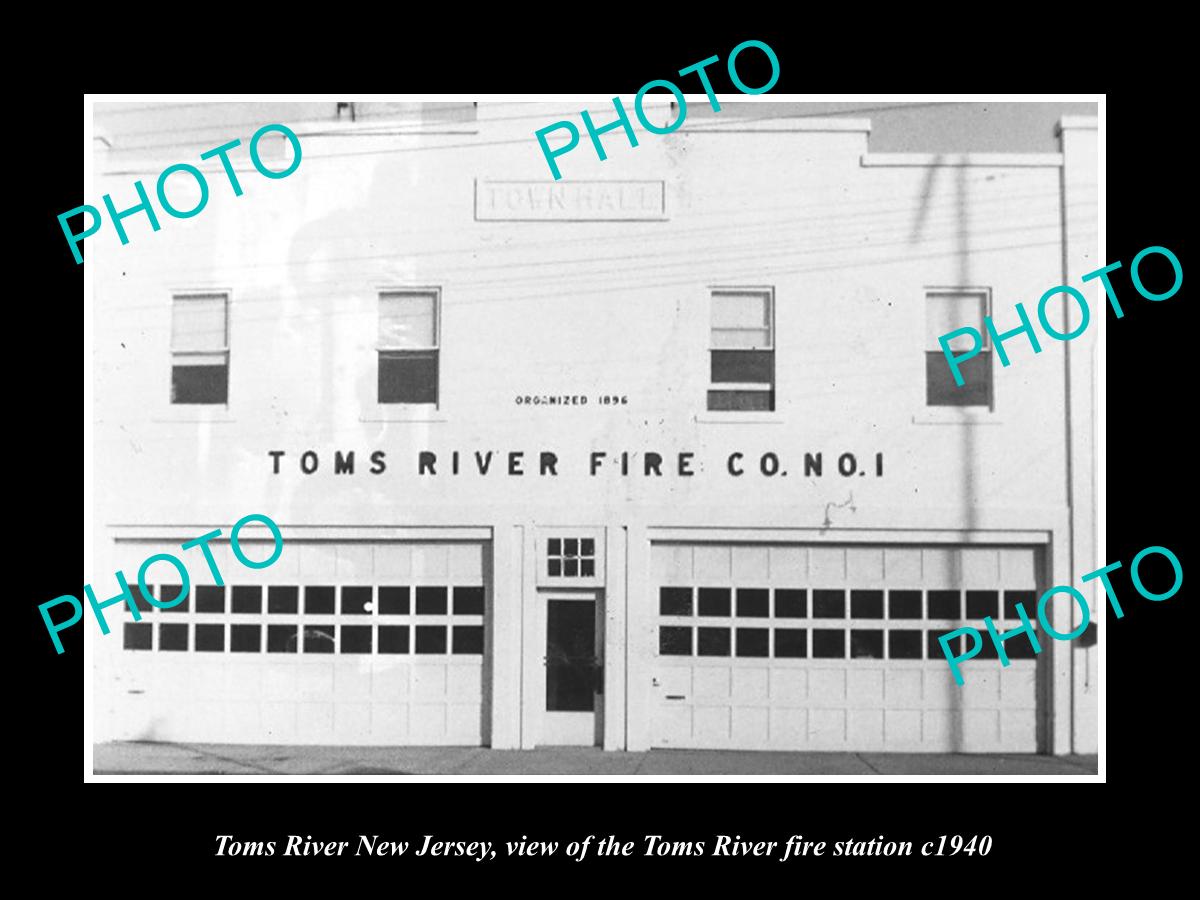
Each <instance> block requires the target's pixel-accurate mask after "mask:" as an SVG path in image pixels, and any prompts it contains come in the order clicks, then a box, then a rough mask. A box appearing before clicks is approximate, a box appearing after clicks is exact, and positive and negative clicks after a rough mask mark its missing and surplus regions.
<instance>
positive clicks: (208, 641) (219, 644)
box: [196, 624, 225, 653]
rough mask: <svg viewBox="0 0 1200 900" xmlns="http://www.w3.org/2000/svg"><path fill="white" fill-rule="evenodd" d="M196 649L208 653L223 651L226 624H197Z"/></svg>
mask: <svg viewBox="0 0 1200 900" xmlns="http://www.w3.org/2000/svg"><path fill="white" fill-rule="evenodd" d="M196 649H197V650H200V651H202V652H206V653H223V652H224V651H225V626H224V625H204V624H202V625H197V626H196Z"/></svg>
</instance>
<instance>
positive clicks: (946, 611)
mask: <svg viewBox="0 0 1200 900" xmlns="http://www.w3.org/2000/svg"><path fill="white" fill-rule="evenodd" d="M929 618H931V619H955V620H957V619H960V618H962V592H961V591H930V592H929Z"/></svg>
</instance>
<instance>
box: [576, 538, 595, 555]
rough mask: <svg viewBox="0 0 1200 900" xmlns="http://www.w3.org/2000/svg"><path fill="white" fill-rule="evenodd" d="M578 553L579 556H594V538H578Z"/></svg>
mask: <svg viewBox="0 0 1200 900" xmlns="http://www.w3.org/2000/svg"><path fill="white" fill-rule="evenodd" d="M579 555H580V556H595V555H596V539H595V538H580V540H579Z"/></svg>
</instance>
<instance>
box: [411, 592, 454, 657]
mask: <svg viewBox="0 0 1200 900" xmlns="http://www.w3.org/2000/svg"><path fill="white" fill-rule="evenodd" d="M446 610H447V606H446V588H444V587H441V586H440V585H439V586H435V587H419V588H417V615H419V616H421V615H425V616H444V615H445V614H446ZM417 652H418V653H420V652H421V651H420V650H418V651H417Z"/></svg>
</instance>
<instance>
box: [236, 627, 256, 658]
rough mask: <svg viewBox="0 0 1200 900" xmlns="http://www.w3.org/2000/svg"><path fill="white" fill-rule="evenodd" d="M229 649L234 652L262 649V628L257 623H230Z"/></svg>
mask: <svg viewBox="0 0 1200 900" xmlns="http://www.w3.org/2000/svg"><path fill="white" fill-rule="evenodd" d="M229 649H230V650H232V651H233V652H234V653H258V652H259V651H260V650H261V649H262V630H261V628H260V627H259V626H258V625H230V626H229Z"/></svg>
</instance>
